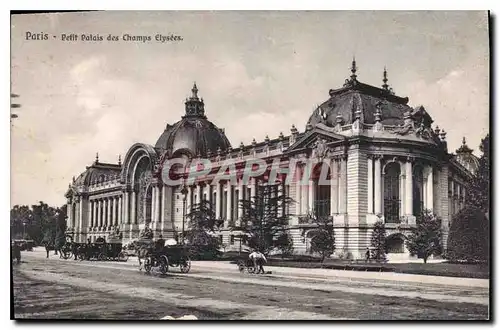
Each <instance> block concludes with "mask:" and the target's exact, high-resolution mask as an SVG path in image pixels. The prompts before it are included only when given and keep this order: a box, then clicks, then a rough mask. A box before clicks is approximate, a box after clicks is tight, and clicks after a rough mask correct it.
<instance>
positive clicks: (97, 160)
mask: <svg viewBox="0 0 500 330" xmlns="http://www.w3.org/2000/svg"><path fill="white" fill-rule="evenodd" d="M95 162H96V163H99V153H98V152H96V153H95Z"/></svg>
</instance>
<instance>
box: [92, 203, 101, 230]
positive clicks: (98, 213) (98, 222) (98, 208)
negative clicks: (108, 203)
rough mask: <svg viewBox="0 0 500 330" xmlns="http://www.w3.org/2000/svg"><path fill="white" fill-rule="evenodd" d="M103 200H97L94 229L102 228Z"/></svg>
mask: <svg viewBox="0 0 500 330" xmlns="http://www.w3.org/2000/svg"><path fill="white" fill-rule="evenodd" d="M101 203H102V202H101V200H100V199H98V200H96V222H95V223H94V227H97V228H99V227H101V221H102V220H101V205H102V204H101Z"/></svg>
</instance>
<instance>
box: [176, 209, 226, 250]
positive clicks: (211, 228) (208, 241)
mask: <svg viewBox="0 0 500 330" xmlns="http://www.w3.org/2000/svg"><path fill="white" fill-rule="evenodd" d="M186 217H187V219H188V224H187V225H188V230H187V231H186V233H185V238H186V241H187V243H189V246H190V253H191V256H193V258H194V259H214V258H216V257H217V256H219V254H220V252H219V249H220V247H221V242H220V241H219V239H218V237H217V236H215V230H218V229H219V228H220V226H221V225H222V223H221V221H220V220H217V219H216V216H215V212H214V210H213V209H212V204H211V203H210V202H209V201H205V200H203V201H201V203H199V204H195V205H193V206H192V208H191V212H190V213H189V214H187V215H186Z"/></svg>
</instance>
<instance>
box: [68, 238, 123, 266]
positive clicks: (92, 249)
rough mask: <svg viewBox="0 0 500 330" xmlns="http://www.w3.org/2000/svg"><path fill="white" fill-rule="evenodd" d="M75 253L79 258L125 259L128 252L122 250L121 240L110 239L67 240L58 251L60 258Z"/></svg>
mask: <svg viewBox="0 0 500 330" xmlns="http://www.w3.org/2000/svg"><path fill="white" fill-rule="evenodd" d="M75 254H76V256H77V258H78V259H80V260H85V259H87V260H98V261H105V260H115V261H127V260H128V254H127V252H125V251H123V245H122V242H121V240H110V242H107V243H106V242H94V243H90V244H88V243H75V242H73V241H72V240H71V239H69V240H67V241H66V243H65V244H64V245H63V247H62V248H61V251H60V255H61V258H63V259H69V258H71V257H72V256H74V255H75Z"/></svg>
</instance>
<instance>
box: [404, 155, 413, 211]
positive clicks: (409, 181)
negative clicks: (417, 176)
mask: <svg viewBox="0 0 500 330" xmlns="http://www.w3.org/2000/svg"><path fill="white" fill-rule="evenodd" d="M411 162H412V160H411V159H410V158H408V159H407V161H406V165H405V169H406V189H405V197H406V198H405V204H406V215H407V216H408V215H413V170H412V163H411Z"/></svg>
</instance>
